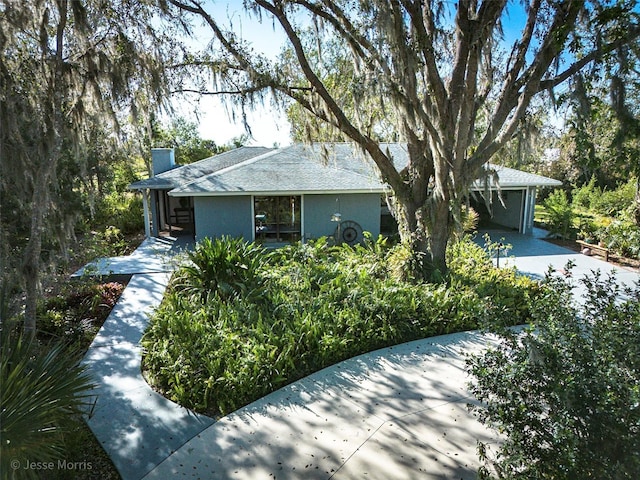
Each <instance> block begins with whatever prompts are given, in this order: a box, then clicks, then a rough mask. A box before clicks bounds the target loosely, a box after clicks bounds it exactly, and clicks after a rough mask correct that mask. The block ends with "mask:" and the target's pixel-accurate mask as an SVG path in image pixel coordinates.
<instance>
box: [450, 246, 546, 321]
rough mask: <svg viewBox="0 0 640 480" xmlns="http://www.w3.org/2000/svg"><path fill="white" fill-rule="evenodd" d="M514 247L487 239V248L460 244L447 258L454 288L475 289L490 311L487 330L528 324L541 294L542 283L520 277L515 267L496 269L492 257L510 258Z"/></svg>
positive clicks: (452, 247) (452, 249)
mask: <svg viewBox="0 0 640 480" xmlns="http://www.w3.org/2000/svg"><path fill="white" fill-rule="evenodd" d="M509 249H510V246H508V245H506V246H505V245H503V244H502V243H497V242H492V241H491V239H490V238H489V236H488V235H487V236H486V237H485V246H484V248H483V247H480V246H479V245H477V244H475V243H473V242H471V241H468V240H466V241H461V242H456V243H454V244H453V245H451V246H450V248H449V250H448V252H447V255H448V263H449V266H450V268H451V272H450V279H449V283H450V285H451V288H452V289H454V290H455V289H464V288H472V289H473V290H474V292H475V294H476V295H477V296H478V297H479V298H480V299H482V304H483V308H486V309H488V310H487V315H486V317H487V322H488V323H486V324H483V325H482V327H484V328H496V327H505V326H510V325H515V324H517V323H518V322H520V323H525V322H527V321H528V319H529V316H530V315H531V312H530V307H531V303H532V302H533V301H534V300H535V298H536V297H537V295H538V293H539V286H538V283H537V282H535V281H534V280H532V279H530V278H529V277H526V276H520V275H518V274H517V271H516V269H515V267H509V268H495V267H494V265H493V262H492V260H491V259H492V258H495V256H496V255H497V254H500V255H501V256H506V255H507V252H508V250H509Z"/></svg>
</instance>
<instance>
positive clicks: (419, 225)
mask: <svg viewBox="0 0 640 480" xmlns="http://www.w3.org/2000/svg"><path fill="white" fill-rule="evenodd" d="M428 201H429V202H431V203H429V204H424V203H423V204H421V205H420V204H418V202H416V201H415V199H411V198H401V199H396V200H395V205H394V209H393V210H394V211H395V218H396V221H397V223H398V233H399V234H400V241H401V242H402V243H403V244H404V245H406V246H407V247H408V248H409V249H410V251H411V253H412V264H411V271H410V272H408V273H409V274H410V276H411V277H413V278H415V279H417V280H427V281H431V280H440V279H441V278H442V276H443V275H444V274H446V272H447V262H446V251H447V245H448V242H449V231H450V221H451V215H450V213H449V202H448V201H446V200H444V199H441V200H435V201H434V200H433V199H431V200H428Z"/></svg>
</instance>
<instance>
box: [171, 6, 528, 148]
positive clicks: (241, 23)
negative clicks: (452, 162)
mask: <svg viewBox="0 0 640 480" xmlns="http://www.w3.org/2000/svg"><path fill="white" fill-rule="evenodd" d="M242 4H243V2H242V0H225V1H213V0H209V1H208V2H207V11H208V12H209V13H210V14H211V15H212V16H213V17H214V18H215V19H216V21H218V22H219V23H222V24H224V25H227V26H228V25H230V24H231V25H233V29H234V31H236V32H237V33H238V35H239V36H240V37H241V38H244V39H245V40H247V41H249V42H250V43H251V44H253V45H254V46H255V48H256V49H257V50H259V51H260V52H261V53H263V54H265V55H266V56H267V57H270V58H275V57H276V56H277V55H278V54H279V53H280V51H281V49H282V47H283V46H284V45H285V41H286V39H285V35H284V34H283V33H282V32H281V31H279V30H278V29H277V28H274V27H273V25H272V23H271V21H270V20H268V19H267V20H265V21H264V22H262V23H261V22H259V21H258V20H257V19H255V18H252V17H249V16H248V15H247V14H246V13H245V12H244V9H243V6H242ZM508 8H509V12H508V14H507V16H506V17H505V18H504V20H503V28H504V42H505V44H506V48H507V49H510V48H511V47H512V46H513V43H514V41H515V40H517V39H518V38H519V37H520V34H521V30H522V27H523V25H524V22H525V20H526V17H525V12H524V10H523V9H522V6H521V5H520V4H519V3H518V2H514V3H510V6H509V7H508ZM194 27H195V33H196V39H195V40H193V42H194V47H196V48H202V47H204V46H206V44H207V43H208V42H209V41H210V39H211V38H212V33H211V30H210V28H209V27H208V26H206V25H203V24H199V23H196V24H194ZM193 100H194V101H193V102H191V103H190V102H182V103H181V104H180V105H179V106H178V108H177V111H178V114H179V115H181V116H184V117H186V118H188V119H189V120H192V121H195V122H196V123H198V124H199V133H200V135H201V136H202V138H204V139H210V140H213V141H215V142H216V144H218V145H223V144H226V143H229V142H230V141H232V140H233V139H235V138H237V137H240V136H241V135H243V134H246V133H247V132H246V130H245V129H244V126H243V124H242V121H241V119H240V112H236V118H233V115H232V114H231V112H230V111H229V109H228V108H227V107H225V106H224V105H223V103H222V101H221V98H220V97H218V96H204V97H201V98H200V99H199V100H198V101H197V102H196V98H195V96H194V99H193ZM247 118H248V123H249V126H250V128H251V134H252V138H251V139H250V140H249V142H248V144H249V145H261V146H265V147H272V146H274V145H277V146H286V145H289V144H290V143H291V140H290V138H289V137H290V125H289V123H288V121H287V119H286V115H284V113H283V112H279V111H278V110H276V109H274V108H273V107H271V105H270V101H269V100H268V99H266V100H265V105H264V106H263V107H260V108H258V109H257V110H256V111H253V112H248V117H247Z"/></svg>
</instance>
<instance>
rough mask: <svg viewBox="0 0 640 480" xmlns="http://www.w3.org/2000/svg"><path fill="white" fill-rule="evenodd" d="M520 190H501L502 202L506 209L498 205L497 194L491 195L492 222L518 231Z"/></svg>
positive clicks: (520, 203) (521, 193) (520, 207)
mask: <svg viewBox="0 0 640 480" xmlns="http://www.w3.org/2000/svg"><path fill="white" fill-rule="evenodd" d="M523 194H524V192H523V191H522V190H503V191H502V200H503V201H504V205H505V207H506V209H505V208H504V207H503V206H502V204H501V203H500V200H499V199H498V194H497V193H494V194H493V218H492V221H493V222H494V223H497V224H498V225H502V226H503V227H507V228H512V229H515V230H520V215H521V209H522V196H523Z"/></svg>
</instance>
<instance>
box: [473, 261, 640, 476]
mask: <svg viewBox="0 0 640 480" xmlns="http://www.w3.org/2000/svg"><path fill="white" fill-rule="evenodd" d="M582 283H583V284H584V285H585V287H586V289H587V292H588V293H587V295H586V301H585V303H584V305H582V306H580V307H577V306H576V305H575V303H574V302H573V301H572V297H571V285H570V284H569V283H568V281H567V280H565V279H564V278H562V277H558V276H552V275H551V274H549V275H548V276H547V278H546V280H545V282H544V284H543V285H542V294H541V295H540V296H539V297H538V299H537V301H536V302H535V303H532V304H531V318H532V325H531V327H529V328H526V329H525V330H524V331H522V332H520V333H518V332H503V333H502V336H501V342H500V344H499V345H498V346H497V347H495V348H492V349H490V350H488V351H487V352H486V353H485V354H484V355H481V356H476V357H474V358H472V359H471V360H470V361H469V369H470V371H471V373H472V374H473V376H474V377H475V380H474V382H473V384H472V387H471V388H472V391H473V394H474V396H475V397H476V398H477V399H478V400H479V401H480V402H481V403H480V405H479V406H475V407H472V410H474V411H475V412H476V413H477V414H478V416H479V418H480V420H481V421H482V422H483V423H485V424H486V425H488V426H491V427H493V428H495V429H496V430H497V431H498V432H500V433H502V434H503V439H502V441H501V442H500V444H499V445H500V446H499V447H498V451H497V452H496V453H495V455H492V454H491V452H489V451H488V449H487V446H486V445H481V446H480V449H479V451H480V455H481V458H482V459H483V460H484V462H485V465H484V466H483V468H481V471H480V473H481V477H482V478H491V476H492V475H495V476H496V477H497V478H540V479H574V478H616V479H626V478H628V479H635V478H638V477H639V476H640V435H639V432H640V409H639V408H638V405H639V404H640V387H639V385H640V286H638V285H636V287H635V289H633V290H632V289H625V290H622V289H621V288H620V287H619V286H618V285H617V283H616V281H615V278H614V277H612V276H609V277H606V278H602V276H601V275H600V274H599V273H597V272H596V273H592V274H591V276H589V277H585V278H584V279H583V280H582Z"/></svg>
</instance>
